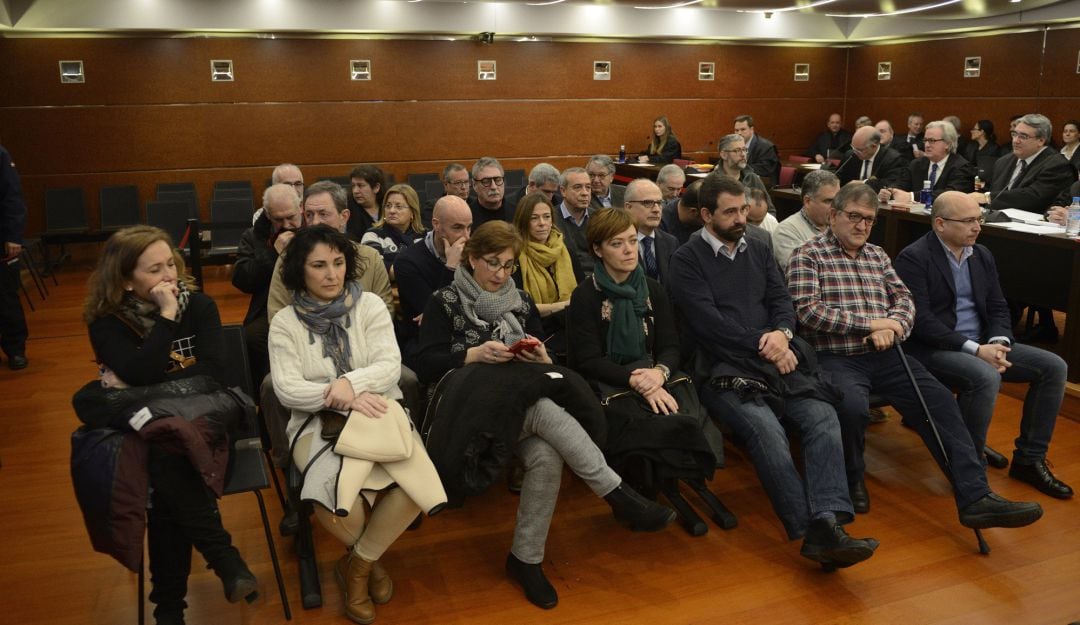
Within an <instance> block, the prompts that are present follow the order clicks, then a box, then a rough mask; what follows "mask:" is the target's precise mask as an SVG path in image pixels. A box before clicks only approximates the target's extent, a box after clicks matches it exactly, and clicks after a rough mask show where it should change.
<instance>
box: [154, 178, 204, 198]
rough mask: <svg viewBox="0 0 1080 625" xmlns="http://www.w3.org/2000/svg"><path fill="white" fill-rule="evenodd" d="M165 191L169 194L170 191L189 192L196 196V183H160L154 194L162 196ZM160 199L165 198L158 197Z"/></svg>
mask: <svg viewBox="0 0 1080 625" xmlns="http://www.w3.org/2000/svg"><path fill="white" fill-rule="evenodd" d="M163 191H166V192H168V191H188V192H190V193H191V194H193V195H194V193H195V183H194V182H159V183H157V185H156V186H155V187H154V194H155V195H159V196H160V194H161V193H162V192H163ZM158 199H159V200H163V199H165V198H163V197H158Z"/></svg>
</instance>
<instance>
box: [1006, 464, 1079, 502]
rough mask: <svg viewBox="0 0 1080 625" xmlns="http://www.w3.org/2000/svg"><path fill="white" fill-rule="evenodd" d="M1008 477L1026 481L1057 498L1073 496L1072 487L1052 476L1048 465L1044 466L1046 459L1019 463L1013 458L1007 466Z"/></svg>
mask: <svg viewBox="0 0 1080 625" xmlns="http://www.w3.org/2000/svg"><path fill="white" fill-rule="evenodd" d="M1009 477H1011V478H1013V479H1014V480H1020V481H1021V482H1027V483H1028V484H1031V485H1032V486H1034V487H1035V488H1037V489H1038V490H1039V492H1041V493H1043V494H1046V495H1050V496H1051V497H1056V498H1057V499H1069V498H1070V497H1072V496H1073V489H1071V488H1069V485H1068V484H1066V483H1065V482H1062V481H1061V480H1059V479H1057V478H1056V477H1054V474H1053V473H1051V472H1050V467H1048V466H1046V460H1039V461H1038V462H1032V463H1030V464H1027V463H1024V464H1020V463H1018V462H1016V461H1015V460H1014V461H1013V463H1012V466H1011V467H1010V468H1009Z"/></svg>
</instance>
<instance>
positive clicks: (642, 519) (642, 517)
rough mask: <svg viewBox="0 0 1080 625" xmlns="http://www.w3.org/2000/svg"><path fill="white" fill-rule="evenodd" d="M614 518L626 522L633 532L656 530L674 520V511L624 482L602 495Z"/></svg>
mask: <svg viewBox="0 0 1080 625" xmlns="http://www.w3.org/2000/svg"><path fill="white" fill-rule="evenodd" d="M604 501H606V502H608V505H609V506H611V511H612V512H614V513H615V519H616V520H617V521H619V522H620V523H626V524H627V525H629V526H630V529H632V530H634V531H635V532H656V531H659V530H662V529H664V528H665V527H667V526H668V524H669V523H671V522H672V521H674V520H675V511H674V510H672V509H671V508H668V507H667V506H662V505H660V504H658V503H656V502H655V501H649V500H648V499H646V498H644V497H642V496H641V495H639V494H638V493H637V491H636V490H634V489H633V488H630V487H629V486H628V485H627V484H626V483H625V482H623V483H622V484H619V486H618V488H616V489H615V490H613V491H611V492H610V493H608V494H606V495H604Z"/></svg>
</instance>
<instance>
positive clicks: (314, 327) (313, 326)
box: [293, 280, 364, 376]
mask: <svg viewBox="0 0 1080 625" xmlns="http://www.w3.org/2000/svg"><path fill="white" fill-rule="evenodd" d="M363 292H364V289H363V287H361V286H360V282H359V281H357V280H350V281H348V282H346V283H345V288H344V289H342V290H341V293H340V294H339V295H338V296H337V297H335V298H334V299H333V300H332V301H330V302H328V303H326V304H320V303H319V302H317V301H315V299H314V298H313V297H311V296H310V295H308V293H307V291H294V292H293V309H294V310H295V311H296V316H297V318H298V319H300V323H302V324H304V327H305V328H307V330H308V342H309V344H313V343H315V335H316V334H318V335H320V336H322V344H323V356H325V357H326V358H329V359H330V360H332V361H334V369H335V370H337V375H338V376H342V375H345V374H346V373H348V372H349V371H352V370H353V367H352V364H351V363H352V348H351V347H350V345H349V333H348V331H347V330H346V328H348V327H349V326H350V325H351V324H352V321H351V316H350V315H349V311H351V310H352V308H353V306H355V305H356V302H358V301H360V294H361V293H363Z"/></svg>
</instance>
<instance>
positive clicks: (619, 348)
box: [593, 263, 649, 365]
mask: <svg viewBox="0 0 1080 625" xmlns="http://www.w3.org/2000/svg"><path fill="white" fill-rule="evenodd" d="M593 282H594V283H595V284H596V288H598V289H600V293H601V294H603V296H604V298H605V299H607V300H609V301H610V302H611V323H610V325H609V326H608V333H607V354H608V358H610V359H612V360H614V361H615V362H616V363H618V364H620V365H625V364H626V363H630V362H634V361H635V360H641V359H642V358H644V357H645V329H644V327H645V326H644V325H643V323H642V318H644V317H645V313H646V312H648V310H649V285H648V284H647V283H646V282H645V270H644V269H642V268H641V265H640V264H639V265H638V266H637V267H636V268H635V269H634V271H633V273H631V274H630V276H629V277H628V278H627V279H626V281H625V282H623V283H621V284H616V283H615V281H614V280H612V279H611V276H609V275H608V272H607V269H606V268H605V267H604V263H596V267H594V268H593Z"/></svg>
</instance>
